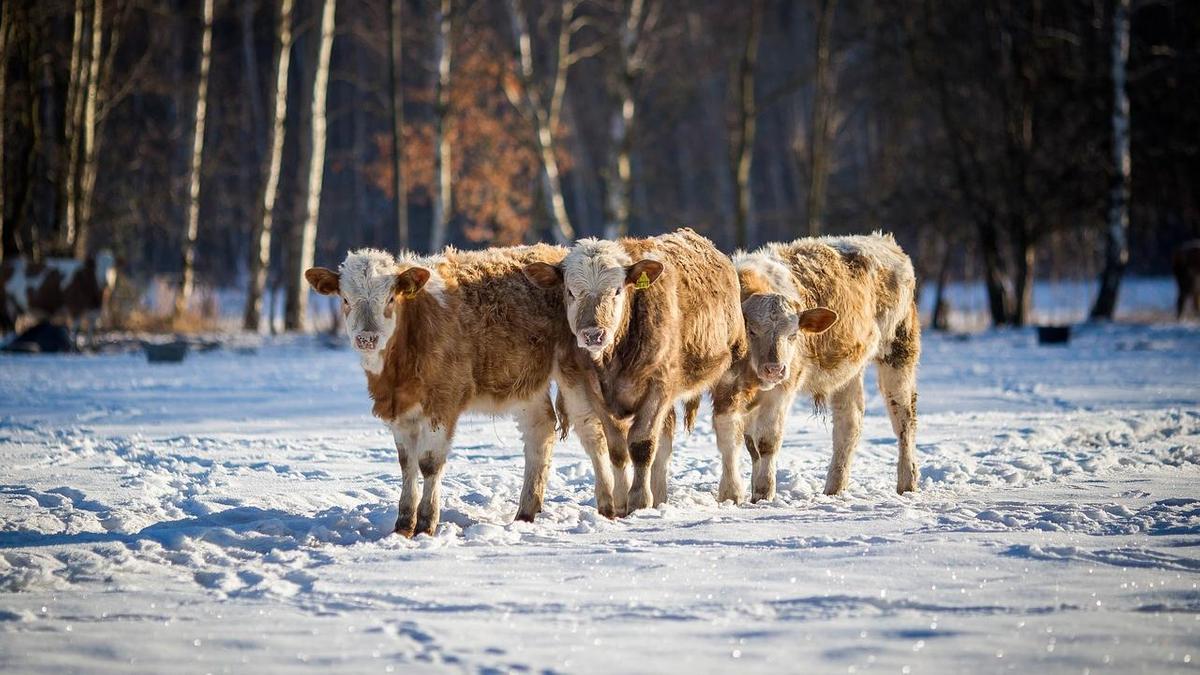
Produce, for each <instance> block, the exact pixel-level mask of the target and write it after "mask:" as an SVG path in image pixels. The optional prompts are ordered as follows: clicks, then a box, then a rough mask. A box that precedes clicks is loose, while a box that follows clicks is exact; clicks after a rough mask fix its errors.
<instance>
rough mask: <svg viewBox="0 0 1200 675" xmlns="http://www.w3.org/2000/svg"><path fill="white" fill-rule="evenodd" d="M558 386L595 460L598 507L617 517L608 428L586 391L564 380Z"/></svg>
mask: <svg viewBox="0 0 1200 675" xmlns="http://www.w3.org/2000/svg"><path fill="white" fill-rule="evenodd" d="M558 386H559V389H560V390H561V391H562V395H563V396H562V398H563V404H564V405H565V406H566V408H567V415H568V417H570V419H571V420H572V421H573V422H574V427H575V437H576V438H578V439H579V444H580V445H582V446H583V451H584V452H585V453H587V456H588V459H591V460H592V471H593V472H594V473H595V475H596V511H598V512H599V513H600V515H602V516H604V517H605V518H614V517H616V515H617V513H616V510H615V509H614V507H613V471H612V463H611V461H610V460H609V457H608V442H607V441H606V440H605V438H604V428H603V426H601V424H600V420H599V419H598V418H597V417H596V415H595V413H594V412H593V411H592V408H591V405H589V404H588V401H587V397H586V394H585V393H584V392H582V391H580V390H578V389H576V388H575V387H572V386H569V385H564V384H563V383H562V382H560V383H559V385H558Z"/></svg>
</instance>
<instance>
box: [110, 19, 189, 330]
mask: <svg viewBox="0 0 1200 675" xmlns="http://www.w3.org/2000/svg"><path fill="white" fill-rule="evenodd" d="M100 2H101V0H96V3H97V4H99V3H100ZM212 26H213V0H204V32H203V34H202V35H201V37H200V75H199V77H198V78H197V80H196V116H195V124H194V125H193V126H192V161H191V168H190V170H189V172H188V215H187V229H186V230H184V236H183V275H182V278H181V280H180V283H179V293H178V294H176V296H175V316H177V317H178V316H182V315H183V313H184V312H185V311H186V310H187V306H188V301H190V300H191V298H192V287H193V285H194V284H195V276H196V237H197V235H198V234H199V233H200V170H201V167H202V166H203V163H204V126H205V123H206V121H207V117H208V68H209V65H210V64H211V62H212Z"/></svg>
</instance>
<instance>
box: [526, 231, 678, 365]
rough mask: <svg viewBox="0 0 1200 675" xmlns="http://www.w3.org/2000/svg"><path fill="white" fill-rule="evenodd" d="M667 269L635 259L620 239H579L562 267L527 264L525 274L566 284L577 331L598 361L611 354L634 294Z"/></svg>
mask: <svg viewBox="0 0 1200 675" xmlns="http://www.w3.org/2000/svg"><path fill="white" fill-rule="evenodd" d="M662 273H663V265H662V263H660V262H658V261H657V260H651V259H649V258H645V259H642V260H639V261H637V262H634V261H633V260H632V259H631V258H630V257H629V255H628V254H627V253H625V250H624V249H623V248H621V246H620V245H619V244H617V243H616V242H612V241H605V240H599V239H592V238H588V239H581V240H579V241H578V242H576V244H575V246H574V247H573V248H572V249H571V251H570V253H568V254H567V257H566V258H564V259H563V261H562V264H561V265H551V264H549V263H544V262H535V263H530V264H529V265H526V266H525V277H526V278H527V279H529V281H530V282H532V283H533V284H534V285H536V286H539V287H541V288H553V287H556V286H559V285H561V286H562V288H563V300H564V303H565V305H566V309H567V323H568V325H570V327H571V333H573V334H574V335H575V341H576V343H577V344H578V345H579V347H580V348H581V349H586V350H587V351H588V352H589V353H590V354H591V355H592V358H594V359H599V358H600V357H601V356H602V355H603V354H605V353H606V352H608V350H609V348H610V347H612V345H613V341H614V340H615V339H616V335H617V332H618V331H619V330H620V328H621V326H623V325H624V324H625V322H626V321H627V320H628V314H629V308H630V304H631V303H630V301H629V296H630V293H632V292H636V291H638V290H643V289H646V288H649V287H650V286H651V285H652V284H654V282H655V281H657V280H658V278H659V277H660V276H662Z"/></svg>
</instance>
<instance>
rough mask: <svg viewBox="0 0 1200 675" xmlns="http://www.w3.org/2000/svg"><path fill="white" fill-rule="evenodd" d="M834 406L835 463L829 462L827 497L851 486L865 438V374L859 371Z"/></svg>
mask: <svg viewBox="0 0 1200 675" xmlns="http://www.w3.org/2000/svg"><path fill="white" fill-rule="evenodd" d="M831 403H832V405H833V459H832V460H831V461H830V462H829V473H827V474H826V476H825V494H827V495H835V494H838V493H839V492H841V491H842V490H845V489H846V485H848V484H849V482H850V462H851V460H853V459H854V451H855V450H857V449H858V439H859V437H860V436H862V419H863V409H864V408H865V407H866V401H865V399H864V397H863V373H862V371H859V372H858V374H856V375H855V376H854V377H852V378H850V381H849V382H847V383H846V384H845V385H843V386H842V388H841V389H839V390H837V391H836V392H834V394H833V397H832V400H831Z"/></svg>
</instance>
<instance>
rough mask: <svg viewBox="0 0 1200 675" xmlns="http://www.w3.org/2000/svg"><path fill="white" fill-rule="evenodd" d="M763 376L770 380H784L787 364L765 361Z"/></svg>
mask: <svg viewBox="0 0 1200 675" xmlns="http://www.w3.org/2000/svg"><path fill="white" fill-rule="evenodd" d="M761 370H762V376H763V378H765V379H768V380H782V379H783V378H784V376H786V375H787V366H785V365H783V364H782V363H764V364H763V366H762V369H761Z"/></svg>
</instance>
